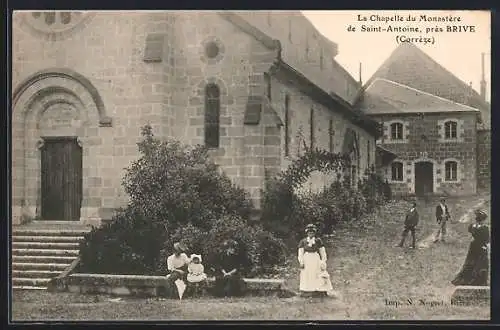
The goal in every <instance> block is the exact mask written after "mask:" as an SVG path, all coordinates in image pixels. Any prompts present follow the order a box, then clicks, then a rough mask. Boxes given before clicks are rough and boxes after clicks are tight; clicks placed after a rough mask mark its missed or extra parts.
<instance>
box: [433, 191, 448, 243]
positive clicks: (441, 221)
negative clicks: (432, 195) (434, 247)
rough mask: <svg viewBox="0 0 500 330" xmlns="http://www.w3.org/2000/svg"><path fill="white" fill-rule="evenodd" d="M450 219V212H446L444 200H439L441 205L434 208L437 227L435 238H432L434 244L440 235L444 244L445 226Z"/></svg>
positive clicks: (446, 207)
mask: <svg viewBox="0 0 500 330" xmlns="http://www.w3.org/2000/svg"><path fill="white" fill-rule="evenodd" d="M449 219H450V212H449V210H448V205H446V201H445V199H444V198H443V199H441V203H439V205H438V206H436V222H437V223H438V225H439V228H438V230H437V232H436V236H435V237H434V243H437V242H438V241H439V236H440V235H441V241H442V242H444V238H445V236H446V224H447V223H448V220H449Z"/></svg>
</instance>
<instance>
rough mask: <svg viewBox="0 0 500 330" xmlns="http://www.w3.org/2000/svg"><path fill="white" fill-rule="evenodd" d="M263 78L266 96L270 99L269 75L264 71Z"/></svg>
mask: <svg viewBox="0 0 500 330" xmlns="http://www.w3.org/2000/svg"><path fill="white" fill-rule="evenodd" d="M264 80H265V81H266V88H267V91H266V94H267V98H268V99H269V101H271V92H272V91H271V76H270V75H269V74H267V73H264Z"/></svg>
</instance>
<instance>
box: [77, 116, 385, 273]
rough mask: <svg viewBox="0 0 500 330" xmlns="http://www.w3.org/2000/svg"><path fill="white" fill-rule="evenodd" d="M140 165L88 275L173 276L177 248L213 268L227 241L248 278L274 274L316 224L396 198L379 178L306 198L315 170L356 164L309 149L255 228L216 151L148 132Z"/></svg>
mask: <svg viewBox="0 0 500 330" xmlns="http://www.w3.org/2000/svg"><path fill="white" fill-rule="evenodd" d="M142 136H143V140H142V141H141V142H140V143H138V147H139V152H140V158H139V159H138V160H137V161H135V162H133V163H132V164H131V165H130V166H129V167H128V168H127V169H126V174H125V176H124V178H123V181H122V184H123V186H124V188H125V191H126V193H127V194H128V195H129V197H130V199H129V200H130V201H129V204H128V205H127V207H125V208H123V209H120V210H118V211H117V212H116V214H115V216H114V217H113V219H112V221H110V222H109V223H106V224H104V225H103V226H101V227H100V228H95V229H93V230H92V231H91V232H90V233H88V234H87V235H86V236H85V239H84V240H83V242H82V243H81V246H80V253H81V263H80V266H79V271H80V272H89V273H121V274H146V275H153V274H156V275H158V274H165V272H166V269H165V267H166V263H165V261H166V258H167V256H168V255H170V254H171V253H172V247H173V243H174V242H177V241H181V242H183V243H184V244H185V245H186V246H187V247H188V250H189V251H188V252H189V253H197V254H200V253H201V254H202V256H203V263H204V265H205V269H206V270H207V271H208V272H209V273H210V270H211V268H213V267H215V266H216V265H217V264H218V263H219V261H220V260H219V256H220V255H221V253H222V252H221V251H220V247H221V245H222V243H223V242H224V241H225V240H227V239H232V240H236V241H237V242H239V243H240V244H239V246H240V249H239V253H240V260H241V261H242V264H243V266H244V272H245V275H246V276H257V275H260V274H263V273H269V272H271V270H272V269H273V268H274V266H276V265H281V264H283V263H284V262H285V261H286V260H285V259H286V258H285V256H286V255H287V247H289V248H290V247H293V248H295V247H296V243H297V240H298V239H299V238H300V236H301V235H303V232H302V230H303V228H304V226H305V225H306V224H307V223H316V224H318V225H319V226H320V228H321V230H322V232H323V233H328V232H331V231H332V230H333V229H334V228H335V226H336V225H337V224H338V223H340V222H348V221H356V220H357V219H359V218H360V217H361V216H362V215H363V214H364V213H365V212H371V211H373V210H374V209H375V208H376V207H378V206H379V205H381V204H383V203H384V201H385V200H386V199H387V198H390V196H389V195H390V189H388V184H387V182H383V180H382V179H381V178H380V177H379V176H377V175H376V174H375V173H374V172H373V171H370V172H369V173H367V175H366V176H365V179H363V180H362V181H360V182H359V187H358V189H353V187H352V184H351V183H350V182H351V180H350V178H349V177H348V176H344V179H343V180H342V179H341V176H338V179H337V180H336V181H335V182H333V183H332V184H331V185H330V186H328V187H325V189H324V190H323V191H320V192H309V193H305V194H304V193H298V192H297V188H298V187H300V186H301V185H302V184H304V182H305V181H306V180H307V178H308V177H309V176H310V174H311V172H313V171H320V172H322V173H328V174H332V175H333V174H334V173H341V172H343V170H344V169H345V168H346V165H348V163H347V162H348V159H347V158H346V157H345V156H343V155H340V154H333V153H329V152H326V151H323V150H319V149H312V150H306V152H305V154H304V155H303V156H302V157H300V158H298V159H297V160H295V161H294V162H293V163H292V164H291V166H290V167H289V168H288V169H286V170H285V171H283V172H282V173H280V174H279V175H278V176H276V177H275V178H271V179H269V180H268V181H267V183H266V187H265V189H264V191H263V200H262V212H261V219H260V220H261V221H260V222H257V223H255V222H251V221H250V215H251V213H252V204H251V202H250V201H249V198H248V196H247V194H246V192H245V191H244V190H243V189H241V188H240V187H237V186H235V185H234V184H232V183H231V181H230V179H229V178H228V177H227V176H226V175H225V174H224V173H222V172H221V171H219V169H218V167H217V166H216V165H215V164H214V163H212V162H211V161H210V160H209V157H208V154H207V149H205V148H204V147H202V146H195V147H188V146H184V145H182V144H180V143H179V142H178V141H172V140H167V141H162V140H159V139H157V138H155V137H154V135H153V133H152V130H151V127H150V126H145V127H144V128H143V130H142Z"/></svg>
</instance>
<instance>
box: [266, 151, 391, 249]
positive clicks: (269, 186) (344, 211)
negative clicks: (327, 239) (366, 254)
mask: <svg viewBox="0 0 500 330" xmlns="http://www.w3.org/2000/svg"><path fill="white" fill-rule="evenodd" d="M346 165H348V163H346V157H345V156H342V155H340V154H331V153H327V152H325V151H318V150H307V151H306V153H305V155H304V156H302V157H300V158H298V159H297V160H295V161H294V162H293V163H292V164H291V166H290V167H289V168H288V169H286V170H285V171H283V172H282V173H280V174H279V175H277V176H276V177H274V178H271V179H269V180H268V182H267V183H266V188H265V190H264V191H263V200H262V205H263V207H262V209H263V213H262V218H261V221H262V223H263V225H264V227H265V228H266V229H267V230H269V231H272V232H273V233H275V234H276V236H278V237H280V238H282V239H284V240H285V241H286V242H287V245H288V246H289V247H295V246H296V243H297V241H298V239H300V238H301V237H302V236H303V235H304V233H303V229H304V227H305V225H306V224H308V223H314V224H316V225H317V226H318V227H319V228H320V230H321V234H329V233H331V232H332V231H333V230H334V229H335V227H336V226H337V225H338V224H339V223H340V222H355V221H357V220H359V219H360V217H361V216H362V215H364V214H365V213H367V212H372V211H373V210H374V209H375V208H377V207H378V206H379V205H382V204H383V203H385V201H386V200H387V195H388V193H389V194H390V188H389V187H388V184H386V183H385V182H384V180H383V179H382V178H381V177H380V176H378V175H377V174H376V173H375V172H374V170H373V169H372V170H371V171H369V172H368V173H367V177H366V179H363V180H361V182H360V183H359V187H358V189H354V187H353V186H352V184H351V180H350V178H349V177H348V176H344V179H342V177H341V175H340V174H339V173H341V172H343V170H344V169H345V168H346ZM313 170H318V171H320V172H322V173H328V174H334V173H337V180H336V181H334V182H333V183H332V184H331V185H330V186H328V187H326V188H325V189H324V190H323V191H321V192H309V193H301V194H297V193H296V189H295V188H296V187H297V186H298V185H300V184H302V183H304V182H305V181H306V180H307V178H308V176H309V175H310V174H311V172H312V171H313ZM388 188H389V189H388ZM388 191H389V192H388Z"/></svg>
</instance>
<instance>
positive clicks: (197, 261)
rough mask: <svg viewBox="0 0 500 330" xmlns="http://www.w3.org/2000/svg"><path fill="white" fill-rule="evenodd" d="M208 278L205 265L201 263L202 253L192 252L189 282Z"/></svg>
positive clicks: (198, 281)
mask: <svg viewBox="0 0 500 330" xmlns="http://www.w3.org/2000/svg"><path fill="white" fill-rule="evenodd" d="M206 279H207V274H205V267H203V264H202V263H201V255H199V254H192V255H191V262H190V263H189V265H188V275H187V280H188V282H189V283H200V282H202V281H204V280H206Z"/></svg>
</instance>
